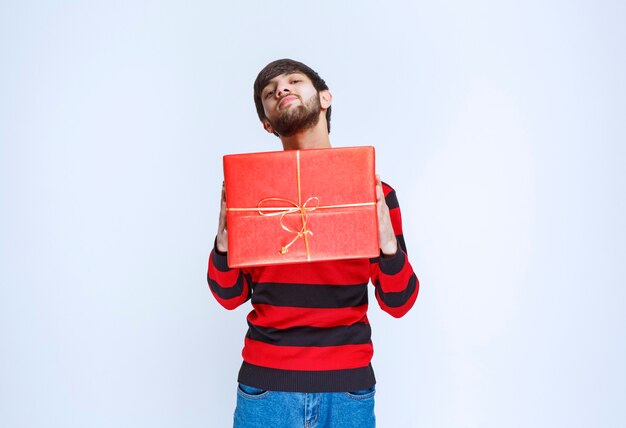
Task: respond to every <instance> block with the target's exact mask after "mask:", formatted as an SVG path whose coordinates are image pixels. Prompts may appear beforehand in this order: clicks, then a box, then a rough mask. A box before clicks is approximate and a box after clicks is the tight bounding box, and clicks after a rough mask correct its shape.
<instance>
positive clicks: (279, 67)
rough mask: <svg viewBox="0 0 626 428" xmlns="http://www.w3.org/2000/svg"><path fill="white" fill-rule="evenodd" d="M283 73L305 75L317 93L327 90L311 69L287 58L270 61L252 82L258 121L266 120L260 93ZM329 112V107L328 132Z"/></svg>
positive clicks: (328, 123)
mask: <svg viewBox="0 0 626 428" xmlns="http://www.w3.org/2000/svg"><path fill="white" fill-rule="evenodd" d="M285 73H302V74H304V75H306V76H307V77H308V78H309V79H311V82H313V87H314V88H315V89H316V90H317V92H318V93H319V92H320V91H326V90H328V86H327V85H326V82H324V79H322V78H321V77H320V75H319V74H317V73H316V72H315V71H314V70H313V69H312V68H311V67H309V66H307V65H305V64H302V63H301V62H298V61H294V60H293V59H288V58H285V59H278V60H276V61H272V62H270V63H269V64H267V65H266V66H265V68H263V70H261V71H260V72H259V74H258V76H257V77H256V80H255V81H254V105H255V106H256V112H257V114H258V115H259V119H260V120H263V119H265V118H266V116H265V111H264V110H263V101H262V100H261V92H262V91H263V88H265V86H267V84H268V83H269V81H270V80H272V79H273V78H274V77H276V76H280V75H281V74H285ZM330 110H331V107H330V106H328V109H327V110H326V125H327V126H328V132H330Z"/></svg>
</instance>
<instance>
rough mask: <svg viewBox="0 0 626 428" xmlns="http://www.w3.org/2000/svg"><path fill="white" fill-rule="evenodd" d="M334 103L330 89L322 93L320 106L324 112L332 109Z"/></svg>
mask: <svg viewBox="0 0 626 428" xmlns="http://www.w3.org/2000/svg"><path fill="white" fill-rule="evenodd" d="M332 101H333V94H331V93H330V91H329V90H328V89H325V90H323V91H320V105H321V106H322V108H323V109H324V110H327V109H328V107H330V104H331V103H332Z"/></svg>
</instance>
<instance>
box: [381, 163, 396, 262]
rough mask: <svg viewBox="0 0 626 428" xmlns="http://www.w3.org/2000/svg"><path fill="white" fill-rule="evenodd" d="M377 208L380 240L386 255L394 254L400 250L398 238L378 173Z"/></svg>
mask: <svg viewBox="0 0 626 428" xmlns="http://www.w3.org/2000/svg"><path fill="white" fill-rule="evenodd" d="M376 199H377V200H376V208H377V209H378V240H379V245H380V250H381V251H382V252H383V255H384V256H393V255H395V254H396V252H397V251H398V240H397V239H396V235H395V233H394V231H393V226H392V225H391V217H390V216H389V207H388V206H387V202H385V193H384V192H383V185H382V183H381V182H380V177H379V176H378V175H376Z"/></svg>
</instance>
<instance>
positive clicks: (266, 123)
mask: <svg viewBox="0 0 626 428" xmlns="http://www.w3.org/2000/svg"><path fill="white" fill-rule="evenodd" d="M261 123H262V124H263V129H265V130H266V131H267V132H269V133H270V134H273V133H274V127H273V126H272V125H271V124H270V122H269V120H267V119H263V120H262V121H261Z"/></svg>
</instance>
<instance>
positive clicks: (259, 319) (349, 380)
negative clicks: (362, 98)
mask: <svg viewBox="0 0 626 428" xmlns="http://www.w3.org/2000/svg"><path fill="white" fill-rule="evenodd" d="M331 101H332V95H331V93H330V91H329V90H328V87H327V86H326V83H325V82H324V80H323V79H321V78H320V76H319V75H318V74H317V73H316V72H315V71H313V70H312V69H311V68H309V67H308V66H306V65H304V64H302V63H300V62H297V61H293V60H289V59H282V60H277V61H274V62H272V63H270V64H268V65H267V66H266V67H265V68H264V69H263V70H261V72H260V73H259V75H258V76H257V78H256V81H255V82H254V102H255V105H256V109H257V113H258V115H259V119H260V120H261V123H262V124H263V128H264V129H265V130H266V131H267V132H270V133H273V134H275V135H277V136H278V137H279V138H280V140H281V142H282V145H283V148H284V150H296V149H299V150H305V149H313V148H328V147H331V146H330V139H329V132H330V113H331ZM376 194H377V203H376V204H377V209H378V223H379V224H378V229H379V231H378V232H379V239H380V256H379V257H377V258H374V259H355V260H338V261H323V262H313V263H301V264H291V265H275V266H262V267H253V268H248V269H244V268H241V269H230V268H229V267H228V265H227V258H226V255H227V251H228V239H227V236H228V235H227V234H228V230H227V225H226V200H225V191H224V189H222V201H221V210H220V216H219V226H218V231H217V237H216V239H215V244H214V248H213V250H212V251H211V255H210V257H209V269H208V275H207V277H208V283H209V286H210V289H211V292H212V293H213V295H214V296H215V298H216V299H217V301H218V302H219V303H220V304H221V305H223V306H224V307H225V308H227V309H234V308H236V307H238V306H239V305H241V304H242V303H244V302H246V301H247V300H248V299H250V300H251V302H252V307H253V310H252V311H251V312H250V313H249V315H248V325H249V329H248V334H247V335H246V338H245V345H244V349H243V359H244V361H243V364H242V366H241V370H240V371H239V378H238V381H239V388H238V391H237V407H236V409H235V418H234V419H235V420H234V424H235V425H234V426H235V427H236V428H249V427H260V428H269V427H271V428H281V427H285V428H292V427H304V426H306V427H313V426H315V427H343V428H349V427H354V428H368V427H374V426H375V417H374V393H375V387H374V385H375V383H376V380H375V378H374V372H373V369H372V366H371V364H370V362H371V358H372V354H373V346H372V342H371V330H370V326H369V322H368V319H367V314H366V312H367V304H368V284H369V282H370V281H371V282H372V284H373V285H374V287H375V290H376V292H375V295H376V299H377V301H378V304H379V305H380V307H381V308H382V309H383V310H384V311H386V312H388V313H390V314H391V315H393V316H394V317H401V316H403V315H404V314H405V313H406V312H407V311H408V310H409V309H410V308H411V307H412V306H413V304H414V302H415V300H416V298H417V294H418V290H419V281H418V280H417V277H416V276H415V273H414V272H413V268H412V267H411V265H410V263H409V261H408V258H407V255H406V247H405V244H404V239H403V236H402V224H401V216H400V208H399V206H398V202H397V199H396V196H395V192H394V191H393V189H392V188H391V187H389V186H388V185H387V184H384V183H382V182H381V181H380V179H378V178H377V185H376Z"/></svg>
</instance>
